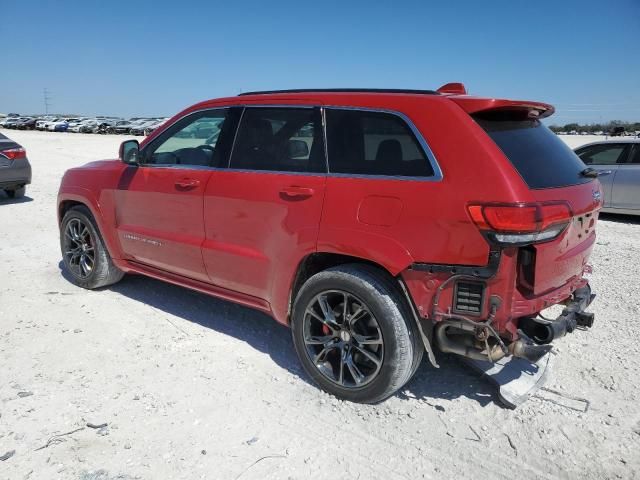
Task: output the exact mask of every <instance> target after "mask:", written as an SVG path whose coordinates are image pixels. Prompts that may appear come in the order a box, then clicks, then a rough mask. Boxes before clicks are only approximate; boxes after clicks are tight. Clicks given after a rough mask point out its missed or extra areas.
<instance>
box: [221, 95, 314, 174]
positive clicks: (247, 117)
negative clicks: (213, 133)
mask: <svg viewBox="0 0 640 480" xmlns="http://www.w3.org/2000/svg"><path fill="white" fill-rule="evenodd" d="M319 119H320V113H319V111H318V110H317V109H313V108H284V107H283V108H262V107H257V108H251V107H247V108H245V110H244V113H243V114H242V119H241V121H240V126H239V127H238V133H237V136H236V142H235V145H234V147H233V153H232V154H231V163H230V168H236V169H247V170H271V171H284V172H318V173H320V172H325V171H326V163H325V157H324V145H323V141H322V128H321V124H320V121H319Z"/></svg>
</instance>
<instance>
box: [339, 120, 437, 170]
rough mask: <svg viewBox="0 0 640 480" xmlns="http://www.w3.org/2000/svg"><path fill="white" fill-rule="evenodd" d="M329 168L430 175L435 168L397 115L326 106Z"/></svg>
mask: <svg viewBox="0 0 640 480" xmlns="http://www.w3.org/2000/svg"><path fill="white" fill-rule="evenodd" d="M326 121H327V150H328V154H329V155H328V156H329V171H330V172H332V173H351V174H360V175H391V176H407V177H431V176H433V174H434V172H433V168H432V166H431V164H430V163H429V160H428V159H427V156H426V154H425V152H424V150H423V149H422V146H421V145H420V144H419V143H418V140H417V139H416V137H415V135H414V134H413V132H412V131H411V129H410V128H409V126H408V125H407V124H406V122H405V121H404V120H403V119H402V118H400V117H399V116H397V115H393V114H391V113H385V112H370V111H365V110H340V109H333V108H331V109H327V110H326Z"/></svg>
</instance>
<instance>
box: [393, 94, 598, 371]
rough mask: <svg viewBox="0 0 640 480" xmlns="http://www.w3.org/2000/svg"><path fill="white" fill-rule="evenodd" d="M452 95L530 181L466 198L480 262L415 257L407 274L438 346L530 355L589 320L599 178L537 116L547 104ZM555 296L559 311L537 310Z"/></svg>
mask: <svg viewBox="0 0 640 480" xmlns="http://www.w3.org/2000/svg"><path fill="white" fill-rule="evenodd" d="M451 99H452V100H453V101H455V102H456V103H458V104H459V105H460V106H461V107H462V108H463V109H464V110H466V111H467V113H469V115H471V117H472V118H473V120H474V121H475V123H476V124H477V125H479V126H480V127H481V128H482V130H483V131H484V134H486V135H487V136H488V137H490V139H491V140H492V141H493V142H494V143H495V145H496V146H497V147H498V148H499V154H502V155H504V156H505V157H506V158H507V159H508V160H509V164H510V166H511V167H513V169H515V171H517V173H518V174H519V177H520V180H521V181H522V182H523V183H524V185H526V188H525V189H520V190H518V189H517V188H514V191H520V192H524V193H523V194H519V195H520V197H521V198H518V201H514V202H491V201H486V200H483V201H470V202H469V203H468V205H467V213H468V218H469V221H471V222H473V223H474V224H475V226H476V227H477V228H478V229H479V231H480V232H481V234H482V238H483V239H484V241H486V242H487V244H488V245H489V256H488V259H487V263H486V264H485V265H481V266H473V265H471V266H465V265H441V264H428V263H417V264H414V265H413V266H412V268H411V270H410V271H408V272H406V274H405V280H408V281H409V283H410V282H412V281H415V280H416V279H418V278H419V279H420V282H421V283H422V284H423V285H426V288H425V289H424V291H425V292H426V293H425V295H424V298H423V300H422V301H423V305H424V302H425V301H426V303H427V304H428V308H427V309H426V310H427V311H426V312H425V311H424V309H423V317H425V318H426V319H428V320H429V321H430V322H428V326H430V327H432V328H433V329H432V330H431V332H432V336H433V339H434V340H435V343H436V344H437V345H438V346H439V348H440V350H442V351H444V352H450V353H455V354H458V355H462V356H464V357H467V358H471V359H474V360H488V361H492V362H495V361H497V360H500V359H501V358H503V357H505V356H508V355H513V356H515V357H521V358H525V359H527V360H529V361H531V362H536V361H538V360H539V359H540V358H541V357H542V356H544V355H545V354H546V353H548V352H549V350H550V349H551V345H550V344H551V342H552V341H554V340H556V339H558V338H560V337H562V336H564V335H566V334H567V333H570V332H573V331H574V330H575V329H576V328H589V327H591V326H592V325H593V321H594V315H593V313H589V312H586V311H585V309H586V308H587V307H588V306H589V304H590V303H591V301H592V300H593V298H594V294H593V293H592V291H591V288H590V286H589V283H588V281H587V279H586V278H585V275H586V274H588V273H589V272H590V266H589V264H588V259H589V255H590V254H591V251H592V249H593V246H594V244H595V238H596V237H595V235H596V225H597V221H598V212H599V210H600V208H601V205H602V202H601V195H602V192H601V187H600V184H599V182H598V180H597V178H594V177H593V176H590V175H589V172H585V166H584V164H582V162H581V161H580V159H579V158H578V157H577V156H576V155H575V154H574V153H573V152H572V151H571V149H569V148H568V147H567V146H566V145H565V144H564V143H563V142H562V141H561V140H560V139H558V138H557V137H556V135H555V134H553V133H552V132H551V131H550V130H549V129H547V128H546V127H545V126H544V125H543V124H542V123H541V121H540V120H541V118H544V117H545V116H548V115H550V114H551V113H552V112H553V108H552V107H551V106H549V105H546V104H541V103H536V102H512V101H504V100H481V99H475V98H473V97H467V96H459V97H456V96H452V97H451ZM506 165H508V164H506ZM414 284H415V282H414ZM553 305H561V306H562V310H561V312H560V313H559V314H557V315H556V316H555V318H548V317H543V316H542V314H541V312H542V311H543V310H545V309H547V308H549V307H551V306H553ZM423 323H424V322H423ZM425 331H427V329H425Z"/></svg>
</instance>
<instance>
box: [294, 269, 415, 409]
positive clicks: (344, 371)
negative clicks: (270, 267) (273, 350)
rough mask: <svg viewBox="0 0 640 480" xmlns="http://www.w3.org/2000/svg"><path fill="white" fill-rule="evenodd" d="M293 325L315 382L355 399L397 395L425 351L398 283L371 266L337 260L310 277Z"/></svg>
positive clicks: (298, 299)
mask: <svg viewBox="0 0 640 480" xmlns="http://www.w3.org/2000/svg"><path fill="white" fill-rule="evenodd" d="M345 301H346V303H347V309H346V312H347V315H346V319H347V321H346V322H345V321H344V319H345V315H344V313H345V309H344V304H345ZM323 305H324V307H323ZM363 311H364V313H363ZM310 312H311V313H310ZM326 312H329V313H328V314H326ZM328 319H329V320H328ZM354 319H355V320H354ZM291 330H292V336H293V344H294V346H295V349H296V352H297V354H298V358H299V359H300V361H301V363H302V366H303V368H304V370H305V371H306V372H307V374H308V375H309V376H310V377H311V378H312V379H313V380H314V382H316V383H317V384H318V385H319V386H320V387H321V388H322V389H323V390H325V391H327V392H329V393H331V394H332V395H335V396H336V397H338V398H341V399H344V400H349V401H352V402H357V403H377V402H381V401H382V400H385V399H386V398H388V397H389V396H391V395H393V394H394V393H395V392H396V391H397V390H399V389H400V388H402V387H403V386H404V385H405V384H406V383H407V382H408V381H409V379H410V378H411V377H412V376H413V374H414V373H415V371H416V370H417V366H418V365H419V364H420V361H421V360H422V355H423V352H424V346H423V345H422V341H421V339H420V335H419V332H418V331H417V329H416V326H415V322H414V321H413V319H412V317H411V312H410V310H409V308H408V306H407V303H406V300H405V299H404V297H403V296H402V293H401V292H400V290H399V287H398V286H397V285H396V284H395V282H394V280H393V278H391V277H390V276H389V275H388V274H387V273H386V272H384V271H382V270H379V269H377V268H375V267H371V266H368V265H360V264H347V265H340V266H337V267H333V268H330V269H327V270H324V271H322V272H320V273H317V274H316V275H314V276H312V277H311V278H310V279H309V280H307V282H306V283H305V284H304V285H303V286H302V288H301V289H300V291H299V292H298V295H297V296H296V300H295V302H294V306H293V313H292V320H291ZM345 332H346V333H345ZM360 342H364V343H360ZM354 366H355V367H356V368H354Z"/></svg>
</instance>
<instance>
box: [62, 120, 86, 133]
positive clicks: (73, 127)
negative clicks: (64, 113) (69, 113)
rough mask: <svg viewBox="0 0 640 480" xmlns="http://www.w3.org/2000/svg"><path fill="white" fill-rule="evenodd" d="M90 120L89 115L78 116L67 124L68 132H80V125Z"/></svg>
mask: <svg viewBox="0 0 640 480" xmlns="http://www.w3.org/2000/svg"><path fill="white" fill-rule="evenodd" d="M87 120H89V118H88V117H82V118H77V119H75V120H69V125H68V126H67V132H74V133H78V132H79V131H80V125H82V124H83V123H84V122H86V121H87Z"/></svg>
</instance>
